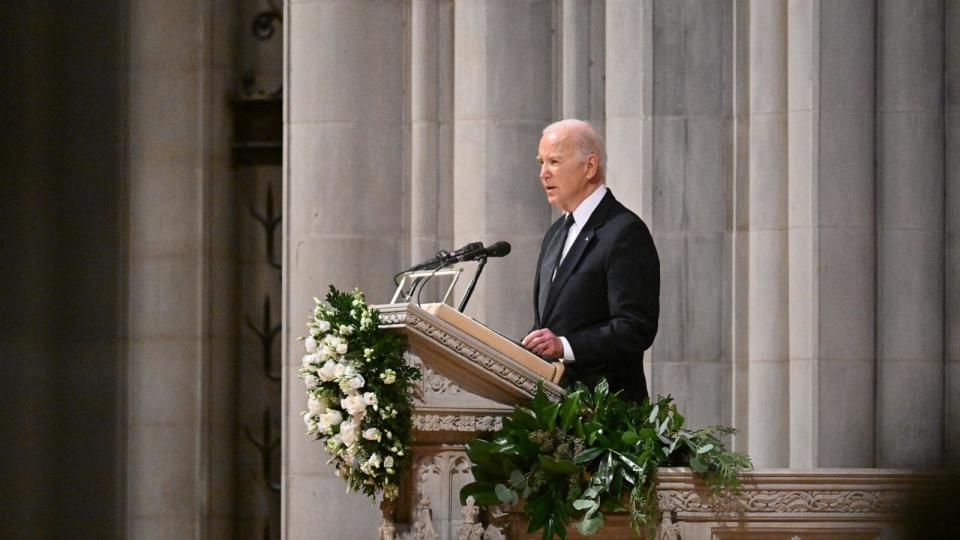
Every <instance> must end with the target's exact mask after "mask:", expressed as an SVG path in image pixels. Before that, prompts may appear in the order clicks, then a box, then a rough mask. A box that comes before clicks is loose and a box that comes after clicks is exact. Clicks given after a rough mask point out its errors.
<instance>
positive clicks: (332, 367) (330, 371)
mask: <svg viewBox="0 0 960 540" xmlns="http://www.w3.org/2000/svg"><path fill="white" fill-rule="evenodd" d="M336 369H337V363H336V362H334V361H333V360H327V362H326V363H325V364H323V367H322V368H320V370H319V371H317V375H318V376H319V377H320V379H321V380H323V381H324V382H328V381H332V380H333V379H335V378H336V376H337V375H336Z"/></svg>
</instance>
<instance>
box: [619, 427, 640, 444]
mask: <svg viewBox="0 0 960 540" xmlns="http://www.w3.org/2000/svg"><path fill="white" fill-rule="evenodd" d="M620 440H621V441H623V444H626V445H627V446H633V445H635V444H637V443H638V442H640V434H639V433H637V432H636V431H634V430H632V429H631V430H630V431H624V432H623V435H621V436H620Z"/></svg>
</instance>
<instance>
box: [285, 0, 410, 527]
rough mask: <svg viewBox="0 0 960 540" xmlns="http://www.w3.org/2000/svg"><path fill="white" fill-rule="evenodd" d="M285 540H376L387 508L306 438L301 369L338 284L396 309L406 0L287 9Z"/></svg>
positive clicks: (292, 5)
mask: <svg viewBox="0 0 960 540" xmlns="http://www.w3.org/2000/svg"><path fill="white" fill-rule="evenodd" d="M284 8H285V9H284V14H285V26H284V30H285V33H284V40H285V47H284V49H285V53H284V54H285V57H284V65H285V78H284V85H283V86H284V93H285V94H284V107H285V112H284V142H285V149H284V152H285V159H284V173H283V175H284V179H283V184H284V188H283V193H284V202H283V207H284V208H283V216H284V221H283V321H284V327H283V331H282V340H283V341H282V342H283V365H284V370H285V377H284V380H283V398H282V402H283V403H282V408H283V412H282V415H283V419H284V423H283V430H282V431H283V433H282V437H283V439H282V440H283V448H282V454H283V457H282V462H283V469H282V478H283V488H282V494H281V507H282V518H281V521H282V529H283V537H284V538H290V539H300V538H318V537H330V538H372V537H374V536H375V535H376V530H377V525H378V523H379V517H378V515H379V512H378V511H377V509H376V508H375V507H374V506H373V505H372V504H371V502H370V501H369V500H368V499H366V498H365V497H364V496H362V495H359V494H356V493H353V494H345V493H344V484H343V481H342V480H340V479H339V478H337V477H336V476H334V473H333V469H332V468H330V467H328V466H327V465H326V462H327V459H328V456H327V454H326V452H325V451H324V449H323V448H322V447H321V445H320V444H319V443H317V442H314V441H311V440H309V439H308V438H307V437H306V436H305V435H304V426H303V421H302V419H301V416H300V413H301V411H303V410H304V409H305V408H306V397H305V392H304V387H303V383H302V381H300V380H299V379H298V378H297V369H298V366H299V365H300V361H301V358H302V356H303V354H304V353H303V345H302V342H301V341H299V340H298V339H297V337H298V336H300V335H302V334H303V328H304V327H303V324H304V321H305V320H306V317H307V315H308V314H309V313H310V311H311V310H312V308H313V300H312V297H313V296H318V297H323V296H324V295H325V293H326V290H327V285H328V284H331V283H332V284H335V285H336V286H337V287H339V288H340V289H347V290H349V289H352V288H353V287H360V288H361V289H362V290H364V291H365V292H366V293H367V296H368V299H369V300H370V301H371V302H379V301H387V300H389V298H390V296H389V295H390V294H391V293H392V291H393V286H392V282H391V279H390V278H391V276H392V274H393V272H394V271H395V269H396V268H399V267H400V266H401V264H402V262H403V257H402V249H401V246H402V245H403V244H405V243H406V237H405V234H404V232H403V229H404V212H403V207H404V202H403V200H404V189H405V186H404V183H405V180H404V177H405V175H404V170H405V162H404V145H405V140H406V137H405V125H404V118H405V116H404V115H405V113H404V110H405V77H404V73H405V67H404V66H405V50H406V47H405V36H404V28H405V25H406V23H407V22H408V21H406V20H405V17H406V9H405V7H404V5H403V3H401V2H387V3H384V2H377V1H352V2H343V1H335V0H330V1H311V2H294V1H292V0H288V1H287V2H285V5H284Z"/></svg>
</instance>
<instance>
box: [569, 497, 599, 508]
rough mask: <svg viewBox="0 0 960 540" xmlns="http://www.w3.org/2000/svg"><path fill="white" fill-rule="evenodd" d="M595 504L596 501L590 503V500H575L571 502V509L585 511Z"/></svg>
mask: <svg viewBox="0 0 960 540" xmlns="http://www.w3.org/2000/svg"><path fill="white" fill-rule="evenodd" d="M595 504H597V503H596V501H591V500H590V499H577V500H575V501H573V507H574V508H576V509H577V510H586V509H587V508H590V507H591V506H593V505H595Z"/></svg>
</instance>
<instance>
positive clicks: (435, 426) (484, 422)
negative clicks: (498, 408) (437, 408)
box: [413, 414, 503, 431]
mask: <svg viewBox="0 0 960 540" xmlns="http://www.w3.org/2000/svg"><path fill="white" fill-rule="evenodd" d="M502 427H503V419H502V418H501V417H499V416H469V415H464V416H461V415H453V414H414V415H413V429H415V430H418V431H498V430H500V429H501V428H502Z"/></svg>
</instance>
